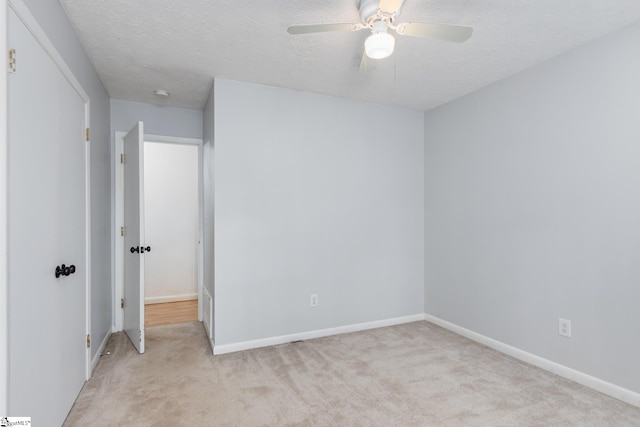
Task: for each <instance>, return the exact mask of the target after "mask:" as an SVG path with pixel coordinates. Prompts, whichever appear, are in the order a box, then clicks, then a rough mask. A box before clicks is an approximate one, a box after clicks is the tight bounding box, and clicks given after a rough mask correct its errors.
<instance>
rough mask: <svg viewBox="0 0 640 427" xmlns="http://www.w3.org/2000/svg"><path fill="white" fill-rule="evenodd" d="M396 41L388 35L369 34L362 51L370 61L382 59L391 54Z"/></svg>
mask: <svg viewBox="0 0 640 427" xmlns="http://www.w3.org/2000/svg"><path fill="white" fill-rule="evenodd" d="M395 45H396V39H395V38H393V36H392V35H391V34H389V33H377V34H371V35H370V36H369V37H367V40H365V42H364V51H365V52H366V53H367V56H368V57H369V58H371V59H383V58H386V57H388V56H389V55H391V54H392V53H393V49H394V47H395Z"/></svg>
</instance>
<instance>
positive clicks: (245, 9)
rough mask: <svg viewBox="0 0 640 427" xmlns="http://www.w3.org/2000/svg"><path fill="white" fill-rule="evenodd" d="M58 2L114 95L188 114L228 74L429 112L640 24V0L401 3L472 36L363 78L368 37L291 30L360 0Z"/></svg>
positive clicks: (404, 50)
mask: <svg viewBox="0 0 640 427" xmlns="http://www.w3.org/2000/svg"><path fill="white" fill-rule="evenodd" d="M60 1H61V3H62V5H63V6H64V8H65V10H66V12H67V15H68V16H69V18H70V20H71V22H72V24H73V26H74V28H75V30H76V32H77V33H78V35H79V37H80V40H81V41H82V43H83V45H84V47H85V49H86V51H87V53H88V54H89V57H90V58H91V60H92V61H93V64H94V65H95V68H96V70H97V71H98V74H99V76H100V78H101V79H102V81H103V83H104V85H105V87H106V89H107V91H108V92H109V95H110V96H111V97H112V98H116V99H124V100H132V101H138V102H147V103H154V104H166V105H172V106H176V107H183V108H192V109H202V108H203V106H204V103H205V101H206V99H207V95H208V91H209V89H210V88H211V81H212V79H213V78H223V79H231V80H240V81H246V82H254V83H261V84H267V85H274V86H282V87H287V88H291V89H297V90H303V91H308V92H316V93H322V94H327V95H334V96H342V97H347V98H352V99H359V100H364V101H371V102H376V103H382V104H388V105H396V106H401V107H409V108H415V109H419V110H428V109H431V108H433V107H436V106H438V105H441V104H444V103H446V102H448V101H451V100H453V99H455V98H458V97H460V96H463V95H465V94H467V93H469V92H472V91H475V90H477V89H479V88H481V87H483V86H486V85H488V84H491V83H493V82H495V81H497V80H500V79H502V78H504V77H506V76H509V75H511V74H514V73H516V72H518V71H521V70H523V69H525V68H528V67H531V66H533V65H535V64H538V63H540V62H542V61H545V60H546V59H549V58H551V57H553V56H555V55H557V54H559V53H562V52H564V51H566V50H568V49H571V48H573V47H576V46H578V45H581V44H583V43H585V42H587V41H590V40H592V39H595V38H597V37H599V36H602V35H604V34H606V33H609V32H612V31H614V30H616V29H618V28H621V27H623V26H625V25H628V24H631V23H633V22H635V21H638V20H640V1H638V0H484V1H482V0H406V2H405V4H404V7H403V9H402V13H401V15H400V18H399V19H398V20H397V22H405V21H418V22H442V23H453V24H461V25H469V26H472V27H473V28H474V33H473V36H472V37H471V39H469V40H468V41H467V42H466V43H464V44H457V43H449V42H443V41H432V40H424V39H417V38H413V37H406V36H405V37H400V36H398V37H397V38H396V40H397V41H396V53H395V58H394V57H391V58H388V59H387V60H384V62H383V63H382V64H381V65H379V66H378V69H377V70H376V71H375V72H369V73H360V72H359V64H360V58H361V55H362V51H363V47H362V46H363V43H364V39H365V38H366V37H367V32H366V31H360V32H357V33H349V32H344V33H323V34H313V35H298V36H292V35H289V34H288V33H287V31H286V29H287V27H288V26H289V25H293V24H311V23H331V22H359V17H358V10H357V7H358V4H359V0H316V1H303V0H275V1H264V0H263V1H255V0H253V1H237V0H226V1H225V0H180V1H175V0H136V1H131V0H60ZM155 89H166V90H168V91H169V92H170V93H171V96H170V97H169V98H168V99H166V100H162V99H158V98H157V97H155V96H154V95H153V91H154V90H155Z"/></svg>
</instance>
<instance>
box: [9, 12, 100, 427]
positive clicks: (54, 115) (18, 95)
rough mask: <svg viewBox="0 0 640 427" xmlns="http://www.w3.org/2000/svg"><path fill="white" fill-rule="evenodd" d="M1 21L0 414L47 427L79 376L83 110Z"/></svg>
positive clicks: (13, 20)
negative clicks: (4, 56) (6, 55)
mask: <svg viewBox="0 0 640 427" xmlns="http://www.w3.org/2000/svg"><path fill="white" fill-rule="evenodd" d="M8 21H9V22H8V30H9V31H8V33H9V47H10V48H12V49H15V51H16V57H17V64H16V71H15V73H12V74H10V75H9V82H8V91H9V96H8V102H9V120H8V129H9V162H8V163H9V170H8V178H9V195H8V196H9V208H8V210H9V212H8V214H9V230H8V234H9V272H8V273H9V402H8V403H9V413H10V414H15V415H21V416H30V417H32V422H33V424H34V425H50V426H55V425H61V424H62V423H63V422H64V419H65V417H66V415H67V413H68V411H69V410H70V409H71V406H72V405H73V402H74V401H75V398H76V397H77V395H78V393H79V392H80V389H81V388H82V386H83V384H84V381H85V377H86V355H87V348H86V347H87V346H86V321H87V319H86V310H87V306H86V280H87V276H86V273H87V262H86V253H87V252H86V251H87V248H86V236H87V227H86V225H87V224H86V180H85V173H86V171H85V157H84V156H85V150H86V147H85V144H87V142H86V141H85V126H86V117H85V108H86V104H85V101H84V100H83V99H82V98H81V96H80V95H79V94H78V92H77V91H76V90H75V89H74V87H73V86H72V85H71V84H70V83H69V81H68V80H67V78H65V76H64V75H63V74H62V72H61V71H60V69H59V68H58V66H57V65H56V63H55V62H54V61H53V60H52V59H51V57H50V56H49V52H48V51H47V50H45V49H44V48H43V47H42V45H41V44H40V43H39V42H38V41H37V40H36V38H35V37H34V35H33V33H32V30H33V27H30V28H29V29H28V28H27V27H26V26H25V24H24V23H23V21H22V20H21V19H20V18H19V17H18V16H17V15H16V13H14V11H13V10H10V11H9V19H8ZM25 22H26V21H25ZM62 264H65V267H70V266H71V265H73V268H69V269H65V270H63V271H62V273H63V274H61V275H59V277H56V275H55V272H56V267H60V266H61V265H62ZM73 270H75V272H74V273H72V271H73ZM67 273H68V275H66V274H67Z"/></svg>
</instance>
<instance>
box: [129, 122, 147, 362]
mask: <svg viewBox="0 0 640 427" xmlns="http://www.w3.org/2000/svg"><path fill="white" fill-rule="evenodd" d="M143 153H144V130H143V123H142V122H138V124H136V125H135V126H134V127H133V129H131V130H130V131H129V133H128V134H127V135H126V136H125V137H124V248H125V249H124V319H123V323H124V331H125V332H126V334H127V335H128V336H129V339H130V340H131V342H132V343H133V345H134V347H135V348H136V349H137V350H138V352H139V353H144V253H145V252H147V251H148V250H150V248H148V247H145V246H144V243H145V241H144V154H143Z"/></svg>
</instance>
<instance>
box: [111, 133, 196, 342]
mask: <svg viewBox="0 0 640 427" xmlns="http://www.w3.org/2000/svg"><path fill="white" fill-rule="evenodd" d="M126 134H127V132H121V131H116V132H115V135H114V156H113V159H114V168H113V176H114V190H115V191H114V193H115V194H114V195H115V199H114V218H115V221H114V229H113V233H112V237H113V259H114V265H113V283H114V285H113V286H114V295H113V319H114V325H113V331H114V332H118V331H122V330H123V326H124V320H123V319H124V317H123V315H124V313H123V310H122V309H121V308H120V300H121V298H122V296H123V295H124V254H125V252H124V239H122V240H120V239H121V238H122V236H121V235H120V227H122V224H123V223H124V167H123V165H122V164H121V163H120V154H122V153H123V152H124V142H123V138H124V136H125V135H126ZM144 142H156V143H164V144H176V145H195V146H197V147H198V321H200V322H201V321H202V303H203V297H202V289H203V287H204V172H203V171H204V169H203V157H204V156H203V140H202V139H197V138H183V137H177V136H164V135H154V134H146V133H145V135H144ZM143 286H144V284H143Z"/></svg>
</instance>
